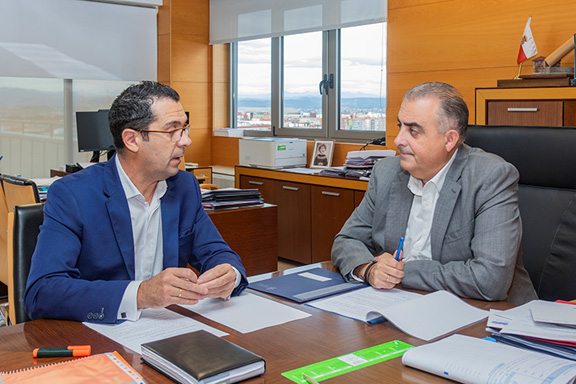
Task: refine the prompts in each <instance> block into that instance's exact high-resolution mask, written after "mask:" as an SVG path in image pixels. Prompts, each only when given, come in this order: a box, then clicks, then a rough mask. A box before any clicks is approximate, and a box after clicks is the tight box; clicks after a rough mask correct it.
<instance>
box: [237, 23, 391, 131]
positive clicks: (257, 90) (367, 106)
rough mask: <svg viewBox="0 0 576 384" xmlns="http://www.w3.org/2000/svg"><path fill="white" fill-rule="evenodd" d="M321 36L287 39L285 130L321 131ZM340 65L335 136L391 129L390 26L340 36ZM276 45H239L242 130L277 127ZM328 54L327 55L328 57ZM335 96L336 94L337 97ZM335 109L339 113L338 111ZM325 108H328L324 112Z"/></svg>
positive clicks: (239, 118) (266, 42)
mask: <svg viewBox="0 0 576 384" xmlns="http://www.w3.org/2000/svg"><path fill="white" fill-rule="evenodd" d="M322 33H323V32H311V33H305V34H298V35H288V36H285V37H284V38H283V40H284V41H283V49H284V51H283V55H282V57H283V63H281V64H280V65H282V66H283V67H282V73H283V75H282V77H281V79H283V83H282V87H281V92H283V93H282V96H283V98H282V101H283V112H284V115H283V116H280V121H279V122H278V124H280V125H281V126H282V128H298V129H307V130H310V131H313V130H320V129H322V122H323V115H324V116H327V115H326V114H327V111H323V110H322V105H323V103H322V96H321V95H320V92H319V83H320V81H321V80H322V76H323V60H327V57H322V53H323V52H326V50H325V49H323V47H322ZM338 46H339V49H340V50H339V52H338V53H337V54H335V53H328V55H335V56H336V57H337V60H338V59H339V73H335V74H334V76H335V81H334V86H335V87H338V90H339V95H340V98H339V99H338V100H337V101H331V102H330V103H331V104H330V105H333V107H331V108H337V109H338V111H339V117H338V121H336V124H337V126H336V127H335V128H334V129H336V130H342V131H382V132H383V131H385V126H386V23H378V24H369V25H363V26H358V27H350V28H344V29H342V30H341V31H340V34H339V41H338ZM271 52H272V39H259V40H249V41H242V42H239V43H238V62H237V65H238V67H237V68H238V75H237V90H238V93H237V116H236V124H237V127H238V128H248V129H258V130H264V131H270V130H271V127H272V125H274V124H273V122H272V119H273V116H271V102H272V89H273V87H272V84H271V83H272V80H271V78H272V72H273V71H274V70H275V68H273V64H272V57H271V56H272V55H271ZM325 54H326V53H325ZM331 94H336V93H334V92H332V93H331ZM334 106H335V107H334ZM325 108H326V107H325Z"/></svg>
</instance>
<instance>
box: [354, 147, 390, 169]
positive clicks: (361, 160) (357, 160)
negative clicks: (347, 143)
mask: <svg viewBox="0 0 576 384" xmlns="http://www.w3.org/2000/svg"><path fill="white" fill-rule="evenodd" d="M392 156H396V151H394V150H392V149H373V150H368V151H350V152H348V154H347V155H346V162H345V163H344V165H345V166H346V168H361V169H371V168H372V167H373V166H374V164H376V162H377V161H378V160H380V159H383V158H385V157H392Z"/></svg>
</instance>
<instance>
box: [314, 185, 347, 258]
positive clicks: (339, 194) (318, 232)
mask: <svg viewBox="0 0 576 384" xmlns="http://www.w3.org/2000/svg"><path fill="white" fill-rule="evenodd" d="M355 192H356V191H353V190H351V189H343V188H330V187H320V186H313V187H312V190H311V197H312V199H311V202H312V207H311V208H312V209H311V211H310V212H311V223H312V232H311V234H312V260H311V261H312V263H317V262H320V261H327V260H330V253H331V251H332V243H333V242H334V236H336V234H337V233H338V232H340V229H342V226H343V225H344V223H345V222H346V220H348V218H349V217H350V215H351V214H352V211H354V207H355V205H354V193H355Z"/></svg>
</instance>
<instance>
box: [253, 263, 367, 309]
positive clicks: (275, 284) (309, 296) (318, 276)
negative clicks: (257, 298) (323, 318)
mask: <svg viewBox="0 0 576 384" xmlns="http://www.w3.org/2000/svg"><path fill="white" fill-rule="evenodd" d="M365 286H366V285H364V284H353V283H348V282H346V280H344V278H343V277H342V275H341V274H339V273H337V272H332V271H329V270H327V269H323V268H313V269H308V270H305V271H302V272H299V273H293V274H289V275H283V276H278V277H271V278H269V279H265V280H260V281H256V282H254V283H250V285H248V288H252V289H255V290H257V291H261V292H265V293H269V294H271V295H275V296H280V297H283V298H285V299H288V300H292V301H295V302H297V303H303V302H305V301H309V300H315V299H319V298H321V297H325V296H330V295H333V294H336V293H341V292H346V291H350V290H352V289H358V288H363V287H365Z"/></svg>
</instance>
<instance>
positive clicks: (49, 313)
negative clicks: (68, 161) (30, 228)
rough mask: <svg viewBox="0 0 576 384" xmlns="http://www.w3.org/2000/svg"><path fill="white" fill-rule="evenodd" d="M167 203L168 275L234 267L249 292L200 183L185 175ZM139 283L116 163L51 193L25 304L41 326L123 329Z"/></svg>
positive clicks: (173, 184)
mask: <svg viewBox="0 0 576 384" xmlns="http://www.w3.org/2000/svg"><path fill="white" fill-rule="evenodd" d="M166 182H167V185H168V189H167V191H166V194H165V195H164V196H163V197H162V199H161V209H162V234H163V251H164V264H163V266H164V268H169V267H186V266H187V264H190V265H191V266H193V267H194V268H196V269H197V270H198V271H199V272H200V273H203V272H205V271H207V270H209V269H211V268H213V267H215V266H216V265H219V264H222V263H229V264H231V265H232V266H234V267H235V268H236V269H237V270H238V271H239V272H240V273H241V274H242V281H241V283H240V285H239V286H238V287H237V288H236V289H235V290H234V292H233V295H238V294H240V293H241V292H242V291H243V290H244V288H246V286H247V280H246V273H245V270H244V267H243V266H242V263H241V261H240V258H239V257H238V255H237V254H236V253H234V252H233V251H232V250H231V249H230V247H228V245H227V244H226V243H225V242H224V240H223V239H222V237H221V236H220V234H219V233H218V231H217V229H216V227H215V226H214V224H213V223H212V221H211V220H210V218H209V217H208V215H207V214H206V213H205V212H204V209H203V207H202V197H201V193H200V189H199V187H198V181H197V180H196V178H195V177H194V176H193V175H192V174H190V173H188V172H183V171H180V172H179V173H178V174H177V175H175V176H173V177H171V178H169V179H167V180H166ZM132 280H134V241H133V235H132V225H131V220H130V212H129V208H128V202H127V200H126V195H125V194H124V190H123V188H122V184H121V183H120V178H119V176H118V171H117V169H116V164H115V161H114V158H113V159H111V160H110V161H108V162H106V163H101V164H95V165H93V166H91V167H89V168H87V169H85V170H83V171H81V172H78V173H75V174H73V175H69V176H66V177H65V178H63V179H61V180H58V181H56V182H54V183H53V184H52V186H50V189H49V192H48V199H47V202H46V205H45V206H44V223H43V225H42V227H41V230H40V235H39V236H38V244H37V246H36V250H35V252H34V255H33V257H32V265H31V269H30V275H29V277H28V282H27V286H26V293H25V298H24V305H25V308H26V311H27V312H28V314H29V315H30V317H31V318H33V319H38V318H58V319H70V320H77V321H91V320H93V318H96V320H98V321H101V322H104V323H114V322H116V317H117V313H118V308H119V306H120V301H121V300H122V296H123V295H124V290H125V289H126V287H127V285H128V284H129V283H130V281H132Z"/></svg>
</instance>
